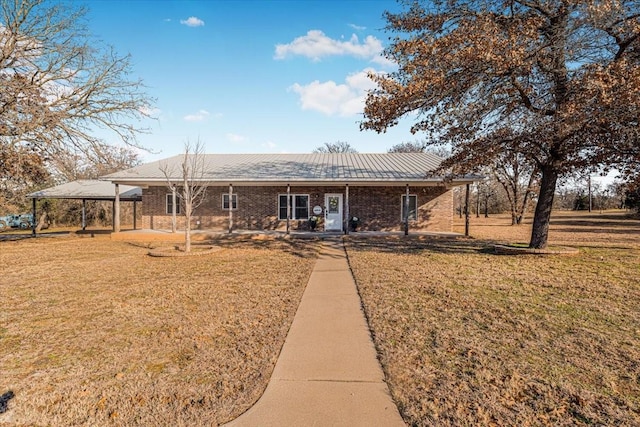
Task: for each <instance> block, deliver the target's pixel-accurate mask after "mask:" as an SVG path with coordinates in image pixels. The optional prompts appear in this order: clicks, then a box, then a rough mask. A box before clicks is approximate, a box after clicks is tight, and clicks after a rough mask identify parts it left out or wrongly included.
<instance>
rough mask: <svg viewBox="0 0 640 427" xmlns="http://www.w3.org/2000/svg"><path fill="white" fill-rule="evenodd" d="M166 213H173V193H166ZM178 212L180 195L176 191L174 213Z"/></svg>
mask: <svg viewBox="0 0 640 427" xmlns="http://www.w3.org/2000/svg"><path fill="white" fill-rule="evenodd" d="M167 214H169V215H171V214H173V195H172V194H171V193H169V194H167ZM179 214H180V197H179V196H178V194H177V193H176V215H179Z"/></svg>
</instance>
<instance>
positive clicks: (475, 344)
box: [348, 213, 640, 426]
mask: <svg viewBox="0 0 640 427" xmlns="http://www.w3.org/2000/svg"><path fill="white" fill-rule="evenodd" d="M508 224H509V223H508V218H506V217H499V218H490V219H489V220H484V219H482V220H481V221H477V220H476V219H475V218H472V225H471V234H472V235H474V236H479V237H483V238H484V239H479V238H476V239H472V240H464V239H462V240H452V241H446V240H428V239H427V240H424V239H419V238H409V239H367V240H360V239H358V238H357V237H353V236H352V237H351V239H352V240H351V241H350V242H349V243H348V253H349V258H350V263H351V265H352V268H353V271H354V274H355V277H356V279H357V283H358V288H359V291H360V293H361V296H362V299H363V304H364V307H365V311H366V314H367V316H368V319H369V323H370V327H371V329H372V331H373V334H374V341H375V344H376V347H377V349H378V351H379V355H380V359H381V362H382V364H383V367H384V369H385V372H386V374H387V381H388V383H389V386H390V389H391V392H392V394H393V397H394V399H395V400H396V402H397V403H398V405H399V407H400V410H401V412H402V414H403V416H404V418H405V421H407V423H408V424H410V425H419V426H422V425H469V426H471V425H536V426H537V425H553V426H558V425H629V426H630V425H640V283H639V280H638V277H640V222H639V221H637V220H626V219H624V217H623V216H621V215H615V214H611V213H609V214H606V215H605V214H603V216H599V214H594V215H592V216H586V215H580V216H576V215H575V214H574V215H571V214H561V215H555V217H554V221H553V225H552V231H551V241H550V243H551V244H561V245H567V244H573V245H578V246H579V247H580V250H581V252H580V254H579V255H577V256H535V255H513V256H502V255H494V254H492V253H490V252H489V250H488V249H487V248H488V247H489V246H490V242H494V241H503V242H509V243H513V242H526V241H527V240H528V233H529V232H530V227H527V226H524V227H521V228H514V227H511V226H509V225H508ZM485 239H486V240H485Z"/></svg>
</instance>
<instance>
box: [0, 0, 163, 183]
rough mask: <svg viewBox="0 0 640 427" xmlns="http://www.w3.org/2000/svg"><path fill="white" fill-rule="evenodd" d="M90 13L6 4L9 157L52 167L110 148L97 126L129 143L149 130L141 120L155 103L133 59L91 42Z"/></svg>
mask: <svg viewBox="0 0 640 427" xmlns="http://www.w3.org/2000/svg"><path fill="white" fill-rule="evenodd" d="M85 14H86V10H85V9H84V8H83V7H78V6H77V5H76V4H74V3H73V2H46V1H45V0H0V87H2V90H1V91H0V149H2V151H3V152H15V153H20V152H24V151H25V150H28V151H29V152H30V153H32V154H34V155H37V156H39V157H40V158H41V159H42V160H43V161H44V162H46V161H47V160H50V159H52V158H54V157H55V156H57V155H58V154H59V153H60V152H64V151H69V150H70V149H75V150H78V151H81V152H87V153H88V152H91V151H92V149H95V148H96V147H98V146H99V145H101V144H103V141H101V140H100V138H99V137H97V136H96V135H95V133H94V132H95V130H96V129H102V130H106V131H107V132H110V133H111V134H112V135H114V136H115V137H117V138H118V139H119V140H120V141H122V142H123V143H125V144H129V145H136V144H137V142H136V136H137V135H138V134H139V133H140V132H144V131H145V129H143V128H140V127H138V124H137V123H138V122H139V120H140V119H142V118H145V117H149V114H148V112H149V111H150V108H149V106H150V104H151V102H152V100H151V99H150V98H149V97H148V96H147V95H146V94H145V92H144V91H145V88H144V86H143V84H142V83H141V81H139V80H132V79H130V74H131V72H132V69H131V63H130V58H129V56H118V55H117V53H116V52H114V50H113V48H111V47H109V46H105V45H103V44H102V43H101V42H100V41H99V40H96V39H95V38H93V37H91V35H90V34H89V32H88V30H87V28H86V24H85V21H84V20H85ZM93 151H94V152H95V150H93ZM0 167H4V166H3V165H1V164H0ZM3 173H6V170H2V171H0V175H1V174H3Z"/></svg>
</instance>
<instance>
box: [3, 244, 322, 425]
mask: <svg viewBox="0 0 640 427" xmlns="http://www.w3.org/2000/svg"><path fill="white" fill-rule="evenodd" d="M221 244H222V245H224V246H225V247H226V249H223V250H221V251H219V252H216V253H214V254H211V255H204V256H201V257H186V258H153V257H150V256H147V255H146V253H147V251H148V248H146V247H142V246H139V245H134V244H128V243H123V242H114V241H111V240H109V239H108V238H104V237H103V238H94V239H92V238H89V237H85V238H78V237H57V238H46V239H45V238H42V239H27V240H22V241H17V242H0V265H2V267H1V277H0V295H1V296H2V298H1V302H2V309H1V310H0V396H5V400H6V402H5V403H6V408H5V409H6V411H4V413H0V425H1V424H7V425H60V426H63V425H64V426H70V425H92V426H93V425H112V424H115V425H145V426H146V425H154V426H155V425H171V426H174V425H216V424H218V423H222V422H225V421H228V420H230V419H232V418H234V417H236V416H238V415H240V414H241V413H242V412H243V411H245V410H246V409H247V408H248V407H250V406H251V405H252V403H253V402H254V401H255V400H257V399H258V398H259V397H260V395H261V394H262V392H263V390H264V388H265V387H266V384H267V382H268V380H269V377H270V375H271V371H272V370H273V366H274V364H275V361H276V359H277V357H278V354H279V351H280V348H281V347H282V344H283V342H284V338H285V337H286V334H287V332H288V330H289V326H290V324H291V321H292V320H293V316H294V314H295V311H296V309H297V307H298V303H299V301H300V298H301V296H302V292H303V291H304V287H305V285H306V283H307V281H308V278H309V275H310V273H311V270H312V268H313V265H314V263H315V259H316V252H317V247H316V246H315V245H314V244H313V243H304V244H302V243H299V242H298V243H296V242H285V241H251V240H248V241H234V240H231V241H227V242H222V243H221Z"/></svg>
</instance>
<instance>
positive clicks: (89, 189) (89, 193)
mask: <svg viewBox="0 0 640 427" xmlns="http://www.w3.org/2000/svg"><path fill="white" fill-rule="evenodd" d="M116 194H117V195H118V197H116ZM27 198H30V199H32V201H33V218H34V224H33V234H34V235H35V234H36V223H37V218H38V216H37V212H36V201H37V200H38V199H71V200H82V229H83V230H85V229H86V227H87V223H86V219H87V218H86V202H87V200H100V201H111V203H112V204H113V230H114V231H119V228H120V227H119V223H120V220H119V218H120V203H119V202H133V229H134V230H135V229H136V228H137V227H136V213H137V203H138V202H141V201H142V189H141V188H140V187H134V186H130V185H117V184H112V183H111V182H109V181H98V180H89V179H86V180H85V179H83V180H78V181H72V182H67V183H66V184H61V185H56V186H55V187H50V188H45V189H44V190H40V191H36V192H34V193H31V194H28V195H27Z"/></svg>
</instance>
